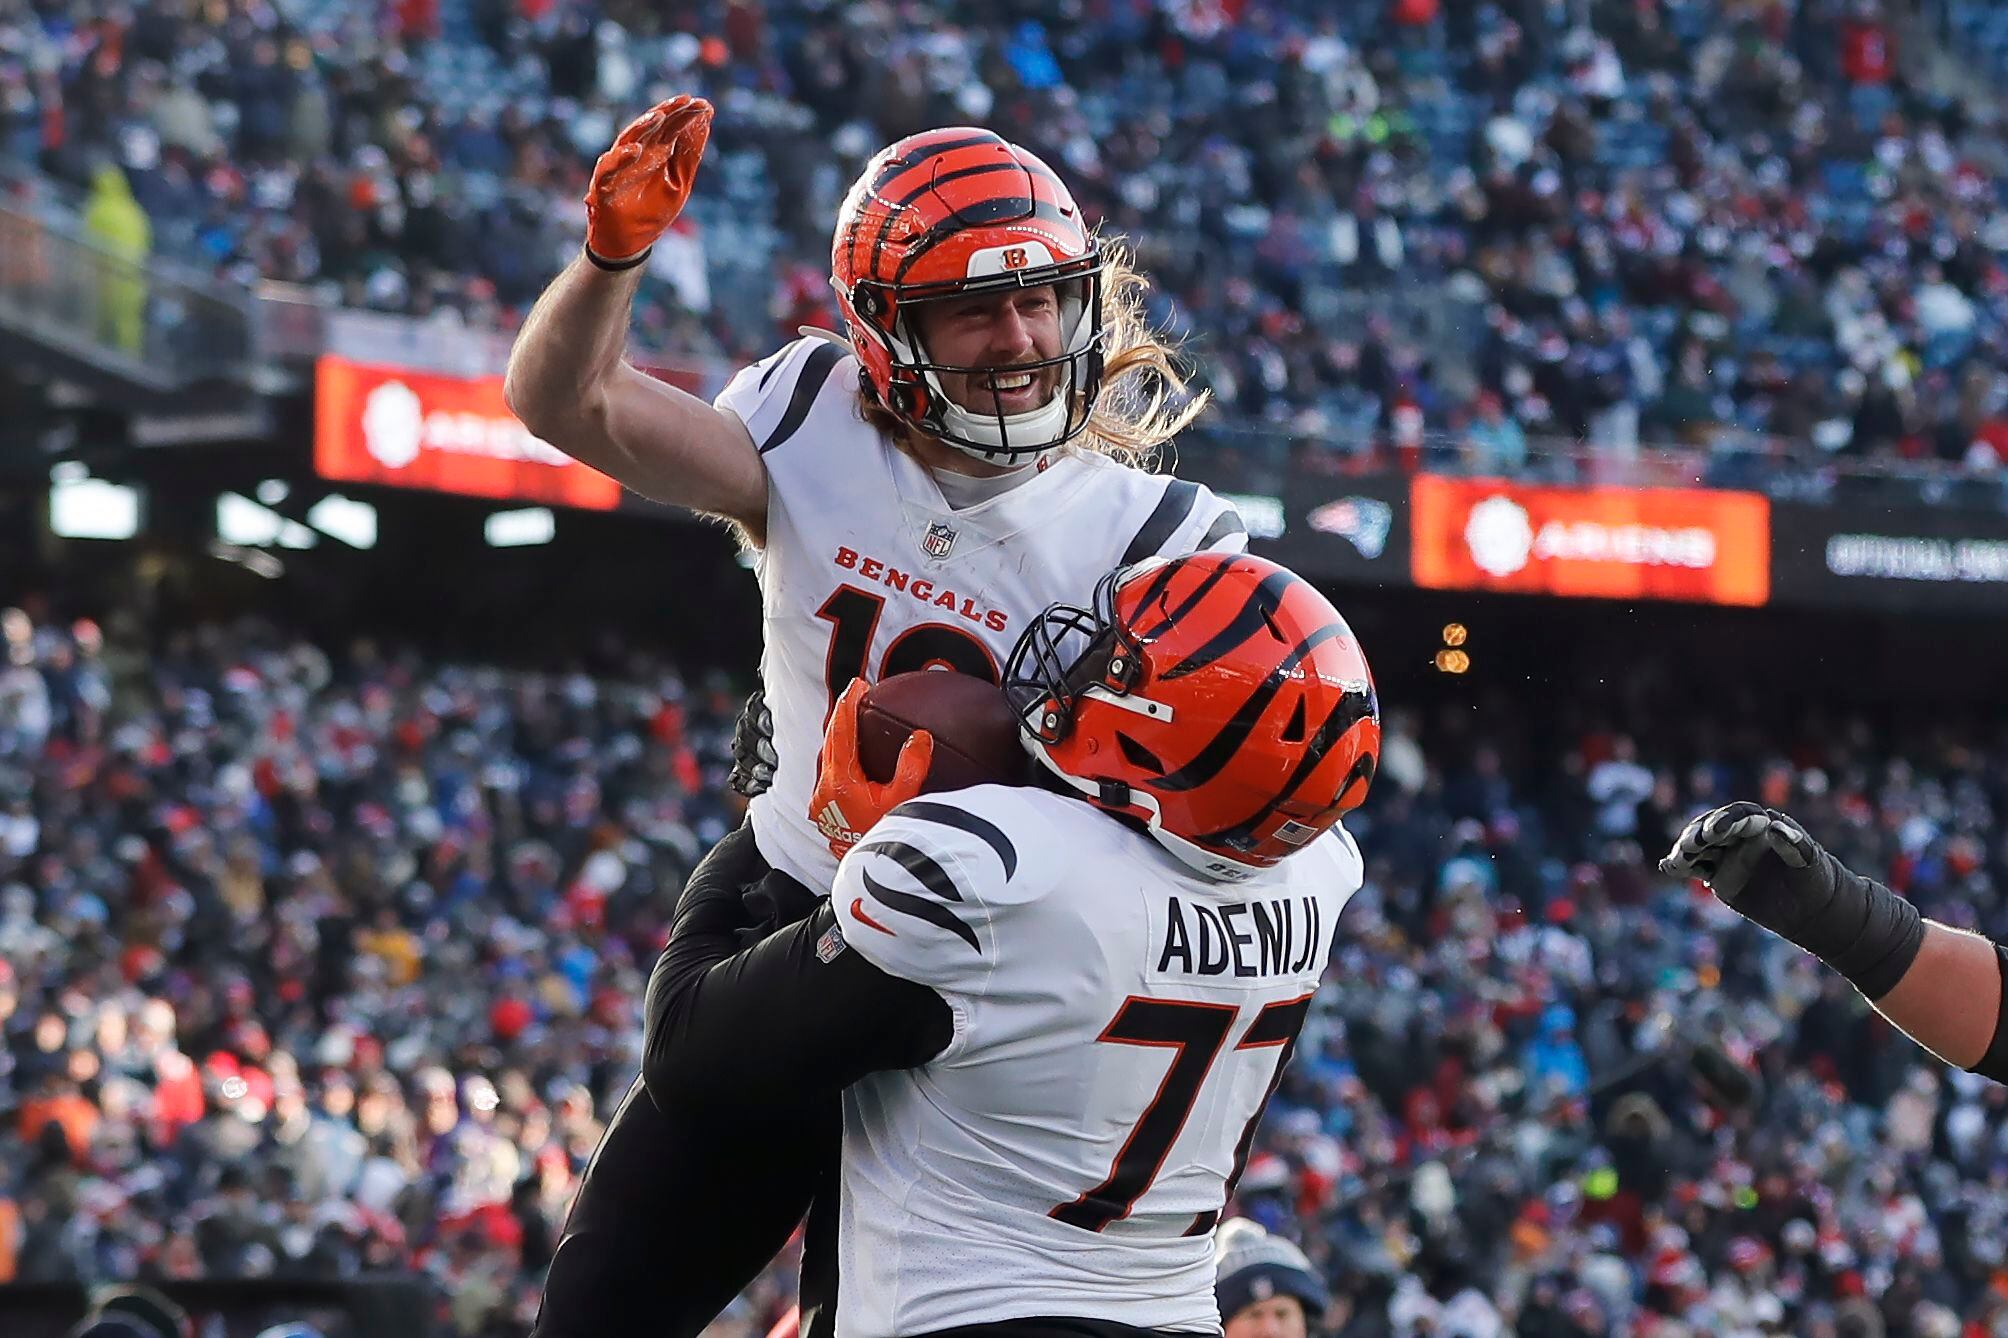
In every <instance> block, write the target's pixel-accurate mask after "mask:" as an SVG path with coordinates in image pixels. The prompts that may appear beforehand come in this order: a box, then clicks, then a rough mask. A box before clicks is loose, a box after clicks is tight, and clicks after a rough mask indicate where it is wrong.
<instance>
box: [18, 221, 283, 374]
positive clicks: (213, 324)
mask: <svg viewBox="0 0 2008 1338" xmlns="http://www.w3.org/2000/svg"><path fill="white" fill-rule="evenodd" d="M250 312H251V299H250V295H249V294H248V293H247V292H246V291H245V290H243V289H241V288H234V287H232V286H230V285H226V284H222V283H218V282H216V281H214V280H211V279H209V278H207V277H205V276H203V275H200V274H197V273H194V272H192V271H187V270H184V269H183V268H182V267H181V266H179V265H176V264H174V263H172V262H169V261H165V260H158V259H138V260H136V259H132V258H129V257H126V256H122V255H119V254H117V253H116V252H114V251H112V250H110V249H108V248H106V247H105V246H103V245H100V244H99V243H98V242H96V241H94V240H92V239H91V238H90V237H89V236H88V235H87V234H85V233H84V232H83V230H82V229H81V228H80V227H77V226H75V225H74V224H72V223H70V222H69V221H67V220H63V219H58V218H55V217H51V216H45V214H44V213H43V212H42V211H39V210H37V209H35V208H34V207H33V206H32V205H23V204H20V203H4V204H0V330H4V331H5V332H7V333H9V334H12V335H14V336H16V337H17V338H22V339H26V340H30V341H32V342H33V343H35V344H37V345H39V346H41V347H43V348H45V349H47V350H48V351H50V352H52V353H55V354H56V355H58V356H61V357H65V358H69V359H74V360H76V361H77V362H79V363H81V364H84V365H86V366H88V367H90V368H91V369H93V370H95V371H96V372H98V373H101V374H103V375H106V376H110V377H114V378H117V379H118V380H121V381H124V382H129V383H131V384H133V385H134V386H137V387H140V388H143V389H146V390H151V391H155V392H163V393H165V392H173V391H178V390H182V389H186V388H187V387H189V386H191V385H195V384H198V383H200V382H205V381H235V380H242V379H244V378H245V377H246V376H247V375H248V373H249V372H250V369H251V360H252V357H253V354H254V346H253V341H252V322H251V314H250Z"/></svg>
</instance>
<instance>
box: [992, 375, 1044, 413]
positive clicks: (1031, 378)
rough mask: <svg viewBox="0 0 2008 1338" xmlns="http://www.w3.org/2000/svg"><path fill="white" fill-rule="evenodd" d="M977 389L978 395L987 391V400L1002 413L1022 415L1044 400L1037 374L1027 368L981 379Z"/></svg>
mask: <svg viewBox="0 0 2008 1338" xmlns="http://www.w3.org/2000/svg"><path fill="white" fill-rule="evenodd" d="M977 388H978V391H979V393H981V392H984V391H987V392H988V395H987V398H989V399H990V400H992V401H993V402H994V403H995V404H996V406H997V408H998V410H999V411H1001V412H1003V413H1023V412H1026V411H1029V410H1032V409H1036V408H1038V407H1039V405H1040V403H1041V402H1042V400H1043V398H1044V397H1043V394H1042V392H1041V386H1040V376H1039V373H1038V372H1037V371H1034V370H1031V369H1029V368H1028V369H1027V370H1025V371H1022V372H1012V373H1009V374H1006V373H1003V372H996V373H993V374H991V375H990V376H987V377H985V378H983V379H982V381H981V382H979V384H978V387H977Z"/></svg>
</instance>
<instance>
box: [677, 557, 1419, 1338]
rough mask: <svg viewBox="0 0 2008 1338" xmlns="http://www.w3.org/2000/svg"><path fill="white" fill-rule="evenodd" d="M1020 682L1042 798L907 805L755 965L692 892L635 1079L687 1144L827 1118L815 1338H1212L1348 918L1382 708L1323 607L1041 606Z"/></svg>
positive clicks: (1265, 584)
mask: <svg viewBox="0 0 2008 1338" xmlns="http://www.w3.org/2000/svg"><path fill="white" fill-rule="evenodd" d="M1005 683H1006V690H1007V692H1008V693H1009V695H1010V698H1011V701H1012V704H1013V706H1014V708H1015V709H1016V710H1017V711H1018V713H1019V718H1020V721H1021V723H1022V734H1023V737H1024V738H1025V741H1026V745H1027V747H1028V748H1029V749H1030V751H1031V752H1032V754H1033V756H1034V757H1035V758H1036V759H1037V761H1038V762H1039V763H1040V764H1041V766H1042V769H1043V770H1042V775H1044V777H1045V779H1046V781H1047V782H1048V785H1047V787H1046V788H1036V787H1007V786H999V785H983V786H977V787H975V788H973V789H969V790H963V791H959V792H956V793H954V794H948V795H930V796H929V797H928V798H926V799H924V800H915V801H912V802H908V803H905V804H903V805H901V806H900V807H898V808H896V809H894V810H893V811H892V812H891V813H890V814H889V815H887V816H886V817H885V818H884V819H883V820H882V821H880V822H879V823H878V824H877V825H876V826H874V827H873V828H872V829H871V830H870V831H869V833H868V834H867V837H866V839H865V841H864V842H863V843H862V844H860V845H858V846H856V847H855V848H854V849H853V850H852V851H851V852H850V853H849V854H848V855H846V856H845V858H844V860H843V863H842V865H841V867H840V868H839V869H838V873H837V882H836V887H835V890H834V892H833V893H832V895H831V896H830V897H829V898H828V899H827V900H825V901H823V902H822V903H821V904H820V905H819V906H818V907H817V909H816V910H815V911H814V912H813V913H812V914H810V915H809V916H808V917H807V918H805V919H803V920H800V921H798V922H796V923H795V924H793V925H791V926H788V927H786V928H784V929H781V930H780V931H778V932H776V933H774V934H772V935H771V936H769V937H767V938H765V939H764V940H762V941H760V942H758V943H757V944H756V945H755V946H753V947H751V948H748V949H746V950H744V951H740V950H738V941H739V934H740V933H741V932H742V931H743V930H745V929H747V928H748V927H749V925H748V921H747V916H746V913H745V908H744V906H743V903H742V902H741V901H740V899H739V898H738V897H737V896H735V895H733V894H732V893H731V891H730V889H729V888H724V887H721V886H719V885H717V884H715V883H712V882H710V881H709V880H706V879H704V878H702V877H699V878H696V879H693V880H692V885H691V891H690V893H689V894H688V895H687V896H686V899H685V902H684V903H683V904H682V905H680V906H679V907H678V910H677V923H676V928H675V932H674V933H673V935H672V937H671V940H670V944H669V948H668V950H667V951H666V952H665V953H664V955H663V961H662V964H661V965H660V966H659V967H658V975H659V978H666V979H667V988H666V991H665V992H666V993H668V994H671V995H673V996H674V997H675V1003H674V1005H673V1006H672V1007H671V1008H670V1009H669V1010H668V1012H667V1013H666V1014H665V1015H664V1016H661V1017H659V1018H656V1019H654V1021H655V1023H656V1025H655V1026H653V1027H652V1029H651V1038H650V1044H649V1047H648V1051H647V1055H646V1058H645V1060H644V1067H643V1072H644V1075H645V1078H646V1081H647V1083H648V1086H649V1090H650V1091H651V1093H658V1094H659V1096H658V1099H659V1100H661V1101H663V1102H664V1104H665V1105H666V1106H667V1107H668V1108H669V1109H671V1110H673V1111H677V1112H682V1113H687V1114H690V1115H693V1116H697V1117H704V1118H722V1119H731V1118H739V1117H757V1116H758V1115H759V1112H761V1111H762V1110H764V1109H766V1108H769V1107H772V1106H780V1107H783V1108H787V1107H790V1106H793V1105H795V1104H798V1103H799V1102H800V1101H802V1100H803V1099H804V1098H805V1097H807V1096H811V1095H813V1094H817V1093H826V1092H834V1091H837V1090H839V1089H843V1133H842V1139H843V1157H842V1176H841V1184H840V1187H839V1191H838V1193H839V1205H838V1208H839V1211H838V1229H837V1231H836V1233H835V1240H834V1241H833V1242H831V1241H827V1240H826V1241H824V1242H823V1244H824V1245H825V1246H833V1249H834V1253H835V1255H836V1256H837V1267H836V1269H835V1273H834V1276H835V1278H836V1280H837V1285H836V1287H835V1289H834V1293H833V1302H834V1303H833V1306H832V1308H833V1310H834V1316H833V1318H830V1317H827V1312H824V1314H819V1315H815V1316H813V1317H810V1318H808V1319H806V1320H805V1325H804V1328H805V1331H807V1332H811V1333H814V1332H819V1331H820V1332H833V1333H834V1334H835V1335H836V1338H912V1336H914V1335H931V1338H949V1336H950V1335H952V1336H953V1338H1062V1336H1064V1338H1143V1336H1144V1335H1153V1334H1195V1335H1196V1334H1202V1333H1218V1332H1219V1331H1220V1328H1221V1323H1220V1313H1219V1310H1218V1307H1217V1304H1216V1300H1215V1293H1214V1281H1215V1276H1214V1249H1213V1233H1214V1228H1215V1227H1216V1225H1217V1224H1218V1222H1219V1220H1220V1216H1221V1213H1222V1212H1223V1210H1224V1209H1225V1207H1226V1205H1227V1203H1228V1201H1229V1198H1230V1196H1231V1194H1232V1192H1233V1185H1234V1181H1235V1179H1236V1178H1237V1177H1238V1176H1239V1174H1240V1172H1241V1169H1242V1167H1243V1166H1244V1164H1245V1162H1246V1158H1247V1155H1248V1150H1249V1145H1250V1143H1251V1141H1252V1139H1253V1137H1254V1133H1255V1128H1256V1124H1257V1121H1258V1120H1259V1119H1260V1116H1261V1112H1262V1108H1263V1106H1264V1105H1265V1104H1266V1103H1267V1101H1268V1098H1269V1095H1270V1094H1271V1093H1272V1092H1273V1091H1274V1090H1275V1087H1276V1084H1277V1081H1278V1079H1279V1077H1280V1075H1281V1072H1282V1069H1283V1067H1284V1065H1286V1064H1287V1063H1288V1062H1289V1058H1290V1050H1291V1047H1292V1046H1293V1044H1294V1043H1295V1040H1296V1037H1297V1033H1298V1030H1299V1028H1300V1027H1301V1025H1302V1023H1303V1021H1304V1018H1305V1015H1306V1013H1307V1012H1308V1010H1309V1007H1310V1003H1311V998H1312V995H1313V993H1314V992H1315V991H1316V989H1317V987H1318V982H1319V979H1320V977H1321V976H1322V975H1323V972H1324V967H1325V962H1326V959H1327V957H1328V956H1329V953H1330V950H1331V944H1332V931H1333V927H1334V924H1335V922H1336V920H1337V917H1338V914H1339V912H1340V911H1341V909H1343V907H1344V906H1345V904H1346V902H1347V901H1348V900H1349V899H1350V898H1351V896H1352V895H1353V893H1354V892H1355V891H1357V890H1358V888H1359V886H1360V881H1361V862H1360V854H1359V850H1358V847H1357V846H1355V845H1354V843H1353V840H1352V838H1351V837H1350V836H1349V835H1348V834H1347V833H1346V831H1345V829H1344V827H1343V826H1341V825H1340V819H1341V816H1342V815H1343V814H1344V813H1345V812H1347V811H1349V810H1350V809H1351V808H1353V807H1354V806H1356V805H1357V804H1358V803H1359V802H1360V801H1361V800H1362V799H1363V798H1364V797H1365V794H1366V790H1367V787H1368V785H1369V783H1370V782H1371V779H1372V776H1373V771H1374V767H1375V764H1376V761H1377V759H1378V753H1379V743H1380V725H1379V710H1378V705H1377V702H1376V699H1375V696H1374V689H1373V682H1372V678H1371V676H1370V674H1369V672H1368V669H1367V665H1366V660H1365V658H1364V656H1363V655H1362V654H1361V652H1360V649H1359V646H1358V644H1357V643H1356V642H1355V641H1354V640H1353V638H1352V635H1351V633H1350V631H1349V630H1348V629H1347V627H1346V625H1345V623H1344V621H1343V620H1342V619H1341V618H1340V617H1339V615H1338V614H1337V613H1336V612H1335V611H1334V610H1333V609H1332V606H1331V605H1330V604H1329V603H1327V602H1326V601H1325V599H1324V597H1323V596H1322V595H1320V594H1318V593H1317V591H1316V590H1314V589H1313V588H1312V587H1311V586H1310V585H1309V583H1307V582H1305V581H1303V580H1301V579H1299V578H1298V577H1296V576H1294V575H1292V574H1291V573H1290V572H1289V571H1287V570H1285V569H1283V568H1281V567H1278V566H1276V565H1275V564H1274V563H1271V562H1268V561H1266V560H1264V559H1261V558H1256V557H1250V556H1246V555H1238V556H1230V555H1222V554H1214V553H1199V554H1194V555H1192V556H1189V557H1184V558H1174V559H1170V560H1165V559H1153V560H1150V561H1146V562H1143V563H1140V564H1137V565H1135V566H1132V567H1128V568H1124V569H1120V570H1118V571H1116V572H1114V573H1111V575H1110V576H1109V577H1108V578H1107V579H1106V580H1104V581H1103V582H1102V584H1101V585H1100V586H1099V587H1098V588H1097V590H1096V597H1095V600H1094V604H1093V606H1092V608H1087V609H1082V608H1071V607H1068V606H1064V605H1056V606H1054V607H1053V608H1051V609H1048V610H1047V611H1046V613H1045V614H1044V615H1042V616H1041V617H1040V618H1039V620H1038V621H1037V622H1035V623H1033V624H1032V625H1031V626H1030V627H1028V628H1027V629H1026V631H1025V633H1024V635H1023V637H1022V638H1021V639H1020V641H1019V643H1018V646H1017V648H1016V649H1015V651H1014V652H1013V654H1012V658H1011V663H1010V666H1009V669H1008V670H1007V673H1006V676H1005ZM833 732H834V731H833ZM726 839H727V841H728V842H736V841H740V840H742V839H743V834H737V833H736V834H734V835H733V836H730V837H728V838H726ZM724 849H725V847H724V846H721V847H720V850H721V851H723V850H724ZM818 1206H819V1208H820V1206H821V1200H820V1199H819V1205H818ZM812 1221H813V1219H812ZM817 1244H818V1243H817V1242H816V1241H815V1240H814V1239H813V1235H812V1239H811V1242H810V1246H809V1249H810V1251H811V1252H813V1251H814V1250H815V1249H816V1248H817ZM810 1266H811V1265H810V1263H809V1262H808V1261H806V1260H805V1264H804V1267H805V1271H806V1270H807V1269H808V1268H809V1267H810Z"/></svg>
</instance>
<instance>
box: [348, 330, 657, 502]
mask: <svg viewBox="0 0 2008 1338" xmlns="http://www.w3.org/2000/svg"><path fill="white" fill-rule="evenodd" d="M314 470H315V472H316V473H318V474H319V475H320V476H321V477H322V478H326V479H340V480H342V481H344V482H349V483H380V484H386V485H388V486H391V487H396V488H429V489H432V490H433V491H436V492H450V493H460V494H463V495H465V496H469V497H493V498H496V499H497V500H500V501H510V502H540V503H543V504H545V505H549V506H573V507H584V508H586V509H588V510H593V511H610V510H612V509H613V508H614V507H615V506H617V505H619V503H620V497H621V489H620V485H619V484H618V483H615V482H614V481H613V480H612V479H610V478H608V477H607V476H606V475H604V474H602V473H600V472H599V471H598V470H596V469H590V468H588V467H587V466H585V465H582V464H580V463H578V462H577V461H576V460H573V459H571V458H569V457H568V456H566V455H564V454H563V453H562V452H560V451H559V450H558V449H557V448H556V447H554V446H552V445H551V444H550V443H548V442H545V441H542V440H540V439H538V438H537V437H534V436H532V435H531V434H530V430H529V429H528V428H526V427H524V426H523V424H522V423H521V422H520V421H519V420H518V419H517V418H516V416H515V415H514V414H512V413H510V412H509V406H508V405H507V404H505V403H504V402H503V399H502V378H501V377H500V376H481V377H458V376H441V375H438V374H436V373H432V372H421V371H415V370H412V369H409V368H403V367H395V366H386V365H378V364H373V363H365V362H356V361H352V360H350V359H348V358H340V357H335V356H333V355H327V356H323V357H322V358H321V359H320V360H319V362H318V363H317V364H316V367H315V375H314Z"/></svg>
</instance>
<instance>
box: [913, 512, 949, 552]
mask: <svg viewBox="0 0 2008 1338" xmlns="http://www.w3.org/2000/svg"><path fill="white" fill-rule="evenodd" d="M953 547H955V531H954V530H952V529H950V528H949V526H948V522H947V521H945V520H937V521H935V522H934V523H933V524H932V525H930V526H928V527H927V534H926V536H925V537H924V538H922V539H921V541H920V551H921V552H923V553H925V554H927V555H928V556H929V557H931V558H945V557H947V556H948V550H949V549H951V548H953Z"/></svg>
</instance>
